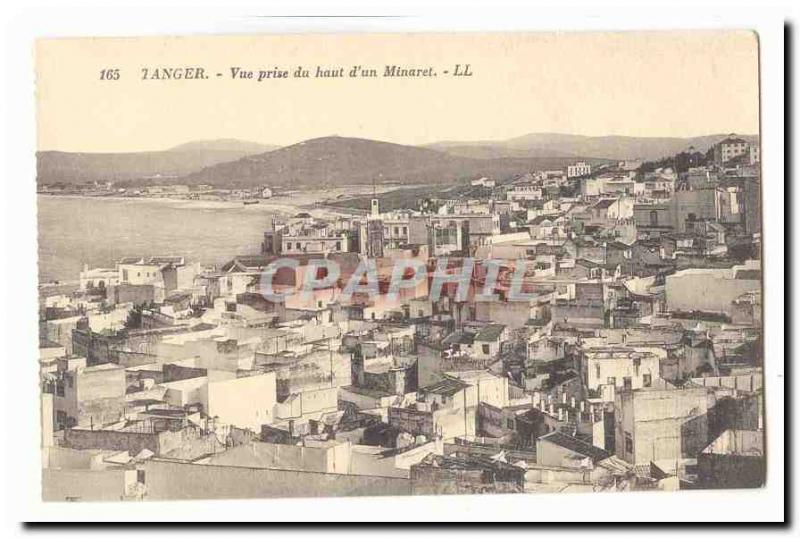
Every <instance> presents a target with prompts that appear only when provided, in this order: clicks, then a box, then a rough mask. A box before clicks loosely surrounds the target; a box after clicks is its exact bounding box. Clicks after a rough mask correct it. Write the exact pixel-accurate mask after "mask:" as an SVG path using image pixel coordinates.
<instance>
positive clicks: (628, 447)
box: [625, 432, 633, 454]
mask: <svg viewBox="0 0 800 538" xmlns="http://www.w3.org/2000/svg"><path fill="white" fill-rule="evenodd" d="M625 452H626V453H628V454H633V437H631V434H629V433H628V432H625Z"/></svg>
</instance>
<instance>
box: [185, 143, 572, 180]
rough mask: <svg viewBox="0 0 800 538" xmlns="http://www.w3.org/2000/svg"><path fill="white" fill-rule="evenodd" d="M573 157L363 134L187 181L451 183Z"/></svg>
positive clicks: (297, 147) (222, 167)
mask: <svg viewBox="0 0 800 538" xmlns="http://www.w3.org/2000/svg"><path fill="white" fill-rule="evenodd" d="M573 160H574V158H563V157H526V158H498V159H494V158H488V159H478V158H472V157H463V156H459V155H451V154H448V153H444V152H441V151H435V150H432V149H428V148H420V147H415V146H404V145H401V144H392V143H388V142H379V141H375V140H366V139H361V138H345V137H337V136H331V137H325V138H315V139H312V140H307V141H305V142H301V143H299V144H294V145H292V146H287V147H284V148H281V149H277V150H275V151H270V152H267V153H263V154H260V155H251V156H248V157H244V158H242V159H239V160H237V161H234V162H229V163H222V164H218V165H216V166H211V167H208V168H205V169H203V170H201V171H199V172H195V173H193V174H189V175H188V176H187V177H186V178H184V179H183V180H182V181H184V182H187V183H206V184H212V185H220V186H221V185H237V186H252V185H262V184H263V185H273V186H286V185H291V186H321V185H337V186H341V185H356V184H368V183H371V182H372V181H373V180H374V181H376V182H378V183H391V182H401V183H411V184H420V183H435V184H440V183H451V182H453V181H457V180H462V179H467V178H475V177H479V176H482V175H483V176H490V177H494V178H497V179H501V180H502V179H505V178H508V177H512V176H514V175H516V174H521V173H524V172H527V171H530V170H536V169H544V168H554V167H561V166H564V165H565V164H566V163H568V162H572V161H573Z"/></svg>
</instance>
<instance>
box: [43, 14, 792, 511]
mask: <svg viewBox="0 0 800 538" xmlns="http://www.w3.org/2000/svg"><path fill="white" fill-rule="evenodd" d="M653 58H657V59H658V69H654V68H653V64H652V62H651V61H650V60H651V59H653ZM36 70H37V72H36V76H37V95H36V99H37V125H38V133H37V139H38V148H37V150H38V151H37V153H36V168H37V170H36V172H37V175H36V191H37V196H36V198H37V206H38V207H37V211H38V217H37V219H38V279H39V358H38V360H39V371H40V375H39V385H38V387H34V386H31V387H30V390H31V391H33V390H37V391H38V393H39V394H40V402H41V405H40V407H41V451H42V458H41V461H42V466H41V491H42V500H44V501H52V502H65V501H66V502H88V501H155V500H162V501H163V500H186V499H253V498H256V499H258V498H287V497H338V496H383V495H390V496H401V495H454V494H493V493H518V494H557V493H577V492H583V493H588V494H596V493H600V492H620V493H621V494H622V495H624V494H625V492H630V491H660V492H676V491H682V490H697V489H725V488H736V489H739V488H760V487H762V486H763V485H764V482H765V469H766V465H767V463H768V462H767V461H766V458H765V451H764V446H765V441H766V438H767V436H768V435H769V433H770V432H769V431H767V430H766V428H765V425H764V413H765V409H764V408H765V405H764V393H765V390H769V387H767V386H765V385H766V384H765V382H764V373H763V366H764V362H765V361H769V360H782V357H765V356H764V352H763V349H764V346H763V341H762V319H763V317H762V286H763V284H764V279H763V276H762V255H761V242H762V204H761V198H762V190H763V187H762V174H761V167H760V161H761V158H760V157H761V155H760V154H761V152H760V148H761V145H760V136H759V41H758V36H757V35H756V34H755V33H754V32H752V31H743V30H742V31H739V30H737V31H733V30H724V31H675V32H655V31H654V32H603V33H599V32H587V33H504V34H499V33H494V34H492V33H487V34H435V33H430V34H406V35H400V34H362V35H336V36H331V35H327V36H321V35H292V36H278V35H252V36H204V37H200V36H196V37H143V38H136V39H121V38H104V39H42V40H39V41H38V42H37V46H36ZM665 73H670V79H671V80H672V79H674V78H678V79H681V80H684V81H691V84H683V85H681V84H675V83H674V82H667V81H666V80H665ZM698 88H702V91H698V90H697V89H698ZM773 179H774V178H773ZM654 499H658V497H654Z"/></svg>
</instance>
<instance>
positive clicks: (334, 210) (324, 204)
mask: <svg viewBox="0 0 800 538" xmlns="http://www.w3.org/2000/svg"><path fill="white" fill-rule="evenodd" d="M400 188H402V186H397V187H394V186H393V187H383V188H378V189H376V193H378V194H382V193H385V192H390V191H393V190H397V189H400ZM371 192H372V188H371V187H369V186H363V185H358V186H343V187H336V188H333V189H315V190H298V191H290V192H287V193H284V194H279V195H277V196H273V197H271V198H263V199H257V198H255V199H239V200H225V199H219V200H198V199H191V198H180V197H169V196H120V195H114V194H112V195H86V194H59V193H48V192H37V193H36V196H37V200H39V199H40V197H41V198H54V199H56V198H64V199H68V200H93V201H94V200H109V201H116V202H140V203H145V202H151V203H158V204H165V205H172V206H174V207H175V208H176V209H245V210H248V211H262V212H270V213H280V214H281V215H282V216H291V215H293V214H295V213H297V212H300V211H305V212H308V213H311V214H312V215H314V216H315V217H318V218H326V217H327V218H330V217H334V218H335V217H340V216H353V215H356V214H360V213H361V212H360V211H358V210H354V209H349V208H340V207H336V206H333V205H328V203H329V202H332V201H337V200H346V199H348V198H360V197H363V196H364V195H365V194H369V193H371ZM342 195H346V197H343V198H339V196H342ZM246 201H247V202H253V201H257V202H258V203H247V204H246V203H245V202H246Z"/></svg>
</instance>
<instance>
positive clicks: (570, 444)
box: [539, 431, 610, 462]
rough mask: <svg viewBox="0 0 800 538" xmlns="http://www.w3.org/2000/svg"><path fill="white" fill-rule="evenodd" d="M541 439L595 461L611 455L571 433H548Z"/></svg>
mask: <svg viewBox="0 0 800 538" xmlns="http://www.w3.org/2000/svg"><path fill="white" fill-rule="evenodd" d="M539 439H541V440H543V441H549V442H551V443H553V444H556V445H558V446H560V447H563V448H566V449H567V450H571V451H573V452H576V453H578V454H581V455H583V456H586V457H588V458H591V459H592V461H593V462H598V461H600V460H604V459H606V458H608V457H609V456H610V454H609V453H608V452H606V451H605V450H603V449H602V448H598V447H596V446H594V445H590V444H589V443H586V442H584V441H581V440H580V439H577V438H575V437H572V436H571V435H565V434H563V433H561V432H558V431H555V432H552V433H548V434H547V435H544V436H542V437H540V438H539Z"/></svg>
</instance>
